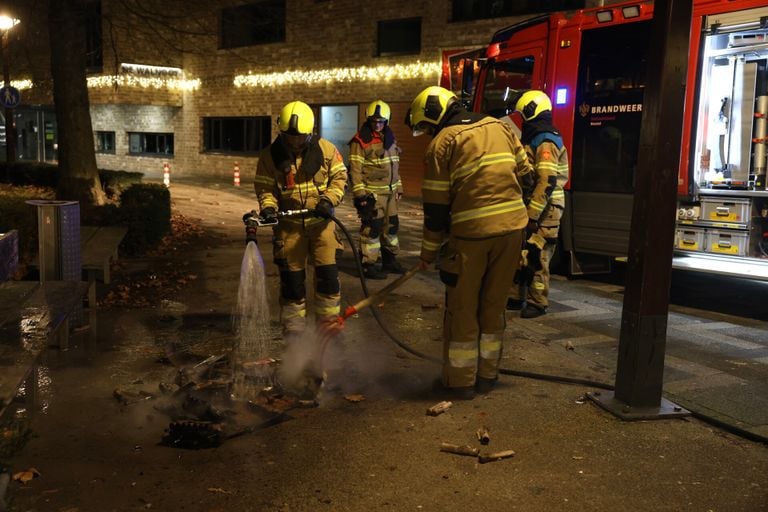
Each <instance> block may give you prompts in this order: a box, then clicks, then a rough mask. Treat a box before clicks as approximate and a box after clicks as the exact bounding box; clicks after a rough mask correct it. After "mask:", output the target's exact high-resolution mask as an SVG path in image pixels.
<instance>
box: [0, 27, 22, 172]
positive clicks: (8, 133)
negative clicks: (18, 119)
mask: <svg viewBox="0 0 768 512" xmlns="http://www.w3.org/2000/svg"><path fill="white" fill-rule="evenodd" d="M18 23H19V20H17V19H16V18H12V17H11V16H8V15H7V14H0V31H2V33H3V87H4V88H5V90H6V91H8V90H9V89H8V88H9V87H10V86H11V73H10V70H9V68H8V61H9V55H8V35H9V34H10V32H11V29H12V28H13V27H14V26H16V25H17V24H18ZM4 113H5V161H6V163H13V162H15V161H16V124H15V123H14V119H13V110H12V109H11V108H8V107H7V106H6V107H5V112H4Z"/></svg>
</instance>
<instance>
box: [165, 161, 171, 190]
mask: <svg viewBox="0 0 768 512" xmlns="http://www.w3.org/2000/svg"><path fill="white" fill-rule="evenodd" d="M170 184H171V164H169V163H168V162H165V163H163V185H165V186H166V187H167V186H169V185H170Z"/></svg>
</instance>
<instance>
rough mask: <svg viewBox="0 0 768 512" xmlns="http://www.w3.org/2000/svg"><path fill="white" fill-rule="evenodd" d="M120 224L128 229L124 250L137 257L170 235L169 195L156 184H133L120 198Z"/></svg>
mask: <svg viewBox="0 0 768 512" xmlns="http://www.w3.org/2000/svg"><path fill="white" fill-rule="evenodd" d="M119 217H120V220H121V221H122V222H121V223H122V224H123V225H125V226H126V227H128V234H127V235H126V236H125V239H124V240H123V245H122V247H123V249H124V250H125V251H126V252H127V253H128V254H140V253H143V252H145V251H147V250H148V249H150V248H151V247H153V246H155V245H156V244H157V243H158V242H160V240H161V239H162V238H163V236H165V235H166V234H167V233H169V232H170V231H171V194H170V192H169V191H168V189H167V188H166V187H164V186H163V185H159V184H150V183H147V184H136V185H131V186H130V187H128V188H127V189H125V190H124V191H123V193H122V195H121V196H120V214H119Z"/></svg>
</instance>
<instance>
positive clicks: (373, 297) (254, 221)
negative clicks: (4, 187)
mask: <svg viewBox="0 0 768 512" xmlns="http://www.w3.org/2000/svg"><path fill="white" fill-rule="evenodd" d="M311 213H312V210H310V209H302V210H287V211H283V212H277V217H278V218H282V217H290V216H294V215H304V214H311ZM329 218H330V220H332V221H333V222H334V223H335V224H336V225H337V226H338V227H339V229H341V231H342V233H344V237H345V238H346V239H347V241H348V242H349V245H350V247H352V248H353V250H352V252H353V254H354V260H355V266H356V268H357V271H358V275H359V276H360V286H361V288H362V290H363V295H364V296H365V298H364V299H363V300H361V301H360V302H358V303H356V304H354V305H351V306H348V307H347V308H346V309H345V310H344V313H343V314H342V315H340V316H339V319H338V321H339V322H340V323H341V324H342V325H343V322H344V320H346V319H347V318H349V317H350V316H352V315H354V314H356V313H357V312H358V311H361V310H363V309H365V308H366V307H368V306H370V305H371V304H373V303H375V302H377V301H378V300H380V299H383V298H384V296H386V295H388V294H389V293H391V292H392V291H393V290H394V289H395V288H397V287H399V286H400V285H401V284H403V283H404V282H405V281H407V280H408V279H410V278H411V277H413V276H414V275H415V274H416V273H417V271H418V266H416V267H414V268H412V269H410V270H408V271H407V272H406V273H405V274H404V275H402V276H401V277H399V278H398V279H396V280H394V281H392V282H391V283H389V284H388V285H387V286H385V287H384V288H382V289H381V290H379V291H378V292H377V293H375V294H371V293H370V291H369V290H368V285H367V284H366V281H365V277H364V276H363V264H362V261H361V259H360V252H359V251H356V250H354V247H355V244H354V240H353V238H352V235H351V234H350V232H349V230H348V229H347V228H346V226H344V224H343V223H342V222H341V221H340V220H339V219H337V218H336V217H335V216H333V215H331V216H330V217H329ZM243 222H244V223H245V225H246V233H248V230H249V228H251V227H252V228H253V229H254V231H253V233H254V234H255V228H256V227H257V226H275V225H277V223H278V221H277V220H276V219H275V220H274V221H265V220H264V219H262V218H261V217H259V216H258V215H256V213H255V212H253V211H252V212H250V213H246V214H245V215H243ZM248 236H250V235H247V237H248ZM370 311H371V314H373V317H374V318H375V319H376V322H377V323H378V324H379V327H381V329H382V330H383V331H384V333H385V334H386V335H387V336H388V337H389V338H390V340H391V341H392V342H393V343H395V345H397V346H398V347H400V348H401V349H402V350H404V351H405V352H408V353H409V354H411V355H414V356H416V357H418V358H420V359H424V360H425V361H429V362H432V363H436V364H443V360H442V359H440V358H437V357H433V356H430V355H428V354H424V353H422V352H420V351H418V350H416V349H414V348H412V347H410V346H409V345H408V344H406V343H405V342H403V341H402V340H401V339H400V338H399V337H398V336H397V334H395V333H394V332H392V330H391V329H390V328H389V327H388V326H387V323H386V322H385V321H384V320H383V319H382V318H381V313H379V312H378V311H377V309H376V308H370ZM327 340H328V338H327V339H326V343H327ZM499 373H500V374H502V375H511V376H514V377H522V378H526V379H534V380H543V381H547V382H557V383H563V384H576V385H581V386H587V387H594V388H598V389H605V390H609V391H614V390H615V387H614V386H612V385H611V384H607V383H604V382H600V381H594V380H590V379H581V378H577V377H566V376H561V375H549V374H543V373H535V372H526V371H522V370H513V369H511V368H499ZM688 410H689V411H690V412H691V415H692V416H693V417H694V418H696V419H698V420H701V421H704V422H705V423H709V424H710V425H713V426H715V427H717V428H721V429H723V430H726V431H728V432H730V433H732V434H734V435H737V436H739V437H743V438H744V439H748V440H750V441H755V442H759V443H764V444H768V437H765V436H761V435H759V434H756V433H754V432H750V431H748V430H744V429H742V428H740V427H738V426H735V425H731V424H729V423H725V422H723V421H722V420H718V419H717V418H713V417H711V416H708V415H706V414H703V413H700V412H697V411H694V410H691V409H690V408H689V409H688Z"/></svg>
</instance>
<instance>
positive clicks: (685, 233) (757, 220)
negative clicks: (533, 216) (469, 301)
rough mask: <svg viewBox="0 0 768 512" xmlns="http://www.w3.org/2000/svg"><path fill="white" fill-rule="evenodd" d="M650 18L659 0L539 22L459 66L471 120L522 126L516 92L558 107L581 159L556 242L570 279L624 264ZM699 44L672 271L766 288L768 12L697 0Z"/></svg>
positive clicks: (694, 34) (694, 43) (521, 26)
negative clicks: (476, 115)
mask: <svg viewBox="0 0 768 512" xmlns="http://www.w3.org/2000/svg"><path fill="white" fill-rule="evenodd" d="M652 17H653V3H652V2H623V3H617V4H612V5H607V6H603V7H596V8H589V9H583V10H579V11H572V12H567V13H565V12H563V13H553V14H547V15H543V16H538V17H534V18H532V19H528V20H525V21H522V22H520V23H517V24H515V25H512V26H510V27H507V28H504V29H502V30H499V31H498V32H496V33H495V34H494V35H493V37H492V39H491V42H490V44H489V45H488V46H487V47H486V48H485V56H484V57H482V58H479V59H476V60H475V61H471V60H464V61H463V62H462V65H463V67H464V71H465V72H464V77H463V79H462V82H463V87H462V90H463V91H464V90H471V97H469V98H468V99H467V101H470V102H471V106H472V109H473V110H474V111H478V112H485V113H488V114H491V115H495V116H496V117H500V118H504V119H508V120H511V121H515V122H516V123H517V124H518V125H519V119H517V120H515V116H516V114H515V113H514V112H513V110H514V105H512V104H510V99H511V98H512V97H513V95H514V92H515V91H516V90H520V89H541V90H544V91H545V92H547V94H548V95H549V96H550V97H551V98H552V104H553V110H552V112H553V119H554V123H555V125H556V126H557V127H558V129H559V130H560V131H561V133H562V136H563V140H564V142H565V145H566V147H567V148H568V150H569V153H570V158H571V162H570V176H569V181H568V184H567V186H566V205H567V206H566V211H565V212H564V218H563V221H562V225H561V240H560V248H561V251H562V252H561V255H562V256H564V261H565V262H566V263H567V265H568V268H567V270H568V272H569V273H570V274H571V275H578V274H585V273H591V272H599V271H610V269H611V266H612V264H613V263H614V262H615V261H616V260H621V259H622V258H625V257H626V254H627V249H628V244H629V233H630V221H631V215H632V199H633V192H634V181H635V175H636V172H637V162H638V148H639V141H640V127H641V120H642V115H643V92H644V89H645V81H646V75H647V73H649V72H652V70H649V69H647V67H648V66H647V65H648V52H649V47H650V37H651V19H652ZM690 34H691V38H690V49H689V66H688V69H687V80H686V89H685V100H684V101H685V106H684V107H685V114H684V116H685V117H684V122H683V133H682V134H681V138H680V140H679V141H678V142H679V146H680V169H679V177H678V209H677V219H676V220H674V222H676V236H675V253H674V254H675V256H674V259H673V267H674V268H680V269H688V270H694V271H700V272H710V273H716V274H726V275H732V276H739V277H745V278H750V279H760V280H768V189H767V188H766V148H767V147H768V146H767V143H768V138H767V137H768V7H767V6H766V3H765V0H738V1H733V0H694V2H693V17H692V24H691V29H690ZM467 66H471V67H469V68H468V67H467ZM470 70H473V71H474V72H469V71H470ZM670 222H673V219H670Z"/></svg>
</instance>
